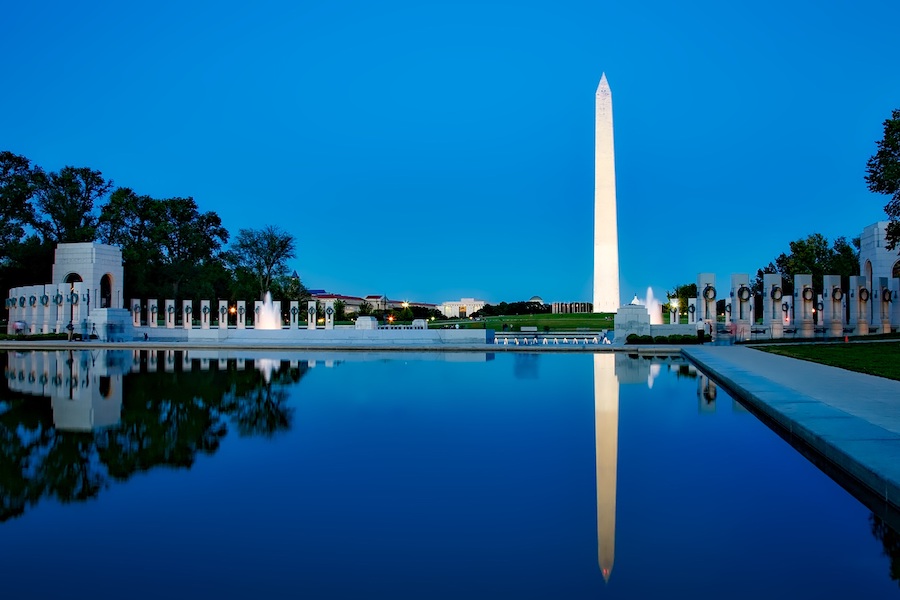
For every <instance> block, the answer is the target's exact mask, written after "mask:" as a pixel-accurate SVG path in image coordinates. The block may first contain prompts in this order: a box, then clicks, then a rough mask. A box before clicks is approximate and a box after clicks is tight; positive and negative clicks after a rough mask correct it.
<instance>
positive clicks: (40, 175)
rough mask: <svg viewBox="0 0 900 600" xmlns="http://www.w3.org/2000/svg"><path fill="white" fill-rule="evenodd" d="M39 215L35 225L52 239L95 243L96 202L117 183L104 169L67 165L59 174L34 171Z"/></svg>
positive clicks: (37, 169) (38, 169) (35, 194)
mask: <svg viewBox="0 0 900 600" xmlns="http://www.w3.org/2000/svg"><path fill="white" fill-rule="evenodd" d="M33 181H34V197H35V205H36V208H37V209H38V210H37V213H38V214H37V215H36V216H35V218H34V227H35V229H36V230H37V231H38V232H40V234H41V235H42V236H43V238H44V239H45V240H46V241H49V242H56V243H59V242H92V241H94V239H95V234H96V225H97V218H96V217H95V216H94V203H95V202H96V201H98V200H100V199H101V198H103V197H104V196H105V195H106V194H107V193H108V192H109V190H110V189H111V188H112V186H113V182H112V181H107V180H105V179H103V174H102V173H101V172H100V171H93V170H91V169H89V168H87V167H63V168H62V169H60V171H59V173H54V172H50V173H45V172H44V171H43V170H42V169H40V168H36V169H35V170H34V173H33Z"/></svg>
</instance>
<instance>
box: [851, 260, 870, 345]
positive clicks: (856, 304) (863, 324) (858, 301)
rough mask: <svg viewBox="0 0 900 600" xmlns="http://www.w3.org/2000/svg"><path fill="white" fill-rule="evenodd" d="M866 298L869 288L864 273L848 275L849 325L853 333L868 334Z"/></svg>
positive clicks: (867, 298)
mask: <svg viewBox="0 0 900 600" xmlns="http://www.w3.org/2000/svg"><path fill="white" fill-rule="evenodd" d="M868 300H869V290H868V287H867V286H866V276H865V275H853V276H852V277H850V319H849V323H848V324H849V325H850V328H851V329H853V334H854V335H868V333H869V320H868V306H867V304H868Z"/></svg>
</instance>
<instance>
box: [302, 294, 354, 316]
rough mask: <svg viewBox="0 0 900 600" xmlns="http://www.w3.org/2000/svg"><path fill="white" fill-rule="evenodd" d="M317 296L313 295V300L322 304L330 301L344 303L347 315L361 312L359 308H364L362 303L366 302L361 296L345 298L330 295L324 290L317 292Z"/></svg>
mask: <svg viewBox="0 0 900 600" xmlns="http://www.w3.org/2000/svg"><path fill="white" fill-rule="evenodd" d="M316 291H317V292H321V293H316V294H311V296H312V297H313V298H315V299H316V300H319V301H320V302H326V301H328V300H340V301H341V302H343V303H344V312H345V313H347V314H350V313H357V312H359V307H360V306H362V303H363V302H365V300H363V299H362V298H360V297H359V296H344V295H343V294H329V293H327V292H325V291H324V290H316Z"/></svg>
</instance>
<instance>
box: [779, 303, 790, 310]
mask: <svg viewBox="0 0 900 600" xmlns="http://www.w3.org/2000/svg"><path fill="white" fill-rule="evenodd" d="M790 308H791V307H790V306H788V303H787V302H782V303H781V312H783V313H786V312H787V311H788V310H790Z"/></svg>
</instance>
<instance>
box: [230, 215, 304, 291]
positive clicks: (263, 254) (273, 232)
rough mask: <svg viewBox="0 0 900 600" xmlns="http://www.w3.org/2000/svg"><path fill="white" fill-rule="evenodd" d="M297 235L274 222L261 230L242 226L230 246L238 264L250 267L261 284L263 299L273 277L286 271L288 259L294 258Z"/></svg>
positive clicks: (249, 269)
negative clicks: (274, 224)
mask: <svg viewBox="0 0 900 600" xmlns="http://www.w3.org/2000/svg"><path fill="white" fill-rule="evenodd" d="M294 247H295V241H294V236H293V235H291V234H289V233H287V232H286V231H282V230H281V229H279V228H278V227H275V226H273V225H267V226H266V227H264V228H263V229H261V230H256V229H241V230H240V231H238V234H237V238H236V239H235V242H234V244H233V245H232V247H231V254H230V256H231V260H232V261H233V262H234V265H235V267H241V268H244V269H247V270H248V271H250V272H251V273H253V274H254V275H255V276H256V279H257V282H258V283H259V298H260V299H262V298H263V296H265V295H266V292H267V291H269V289H270V287H271V285H272V279H273V278H274V277H279V276H282V275H284V274H286V273H287V260H288V259H290V258H294Z"/></svg>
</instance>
